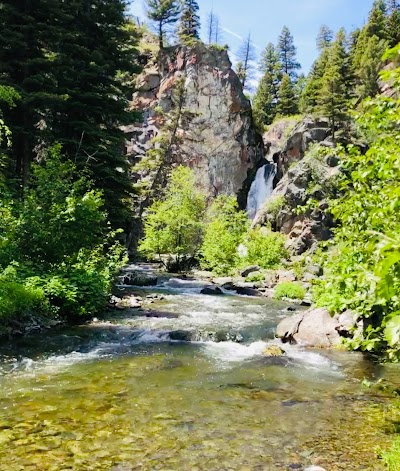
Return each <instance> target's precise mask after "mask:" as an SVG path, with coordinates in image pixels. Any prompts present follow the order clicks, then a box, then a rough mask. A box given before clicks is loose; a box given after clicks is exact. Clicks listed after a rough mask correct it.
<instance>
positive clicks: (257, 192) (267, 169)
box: [246, 164, 276, 219]
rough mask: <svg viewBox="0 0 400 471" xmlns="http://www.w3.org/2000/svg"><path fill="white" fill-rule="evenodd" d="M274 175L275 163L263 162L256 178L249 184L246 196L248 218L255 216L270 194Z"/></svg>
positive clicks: (272, 188)
mask: <svg viewBox="0 0 400 471" xmlns="http://www.w3.org/2000/svg"><path fill="white" fill-rule="evenodd" d="M275 175H276V165H275V164H265V165H264V166H262V167H260V168H259V169H258V171H257V174H256V178H255V179H254V181H253V183H252V184H251V187H250V191H249V195H248V197H247V207H246V210H247V214H248V215H249V218H250V219H254V218H255V217H256V214H257V211H258V210H259V209H260V208H261V207H262V205H263V204H264V203H265V201H266V200H267V199H268V198H269V197H270V196H271V194H272V192H273V190H274V178H275Z"/></svg>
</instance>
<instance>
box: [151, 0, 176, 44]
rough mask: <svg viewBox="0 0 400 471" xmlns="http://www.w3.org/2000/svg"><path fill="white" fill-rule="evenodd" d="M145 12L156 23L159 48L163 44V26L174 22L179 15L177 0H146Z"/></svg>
mask: <svg viewBox="0 0 400 471" xmlns="http://www.w3.org/2000/svg"><path fill="white" fill-rule="evenodd" d="M146 13H147V17H148V18H149V20H151V21H153V22H154V23H155V24H156V28H157V33H158V41H159V45H160V49H162V48H163V46H164V36H165V28H166V27H167V26H168V25H172V24H174V23H176V22H177V21H178V19H179V15H180V5H179V3H178V1H177V0H146Z"/></svg>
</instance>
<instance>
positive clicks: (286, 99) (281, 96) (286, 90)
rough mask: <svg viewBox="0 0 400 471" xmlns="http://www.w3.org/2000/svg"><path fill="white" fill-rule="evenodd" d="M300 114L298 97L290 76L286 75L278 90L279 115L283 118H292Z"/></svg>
mask: <svg viewBox="0 0 400 471" xmlns="http://www.w3.org/2000/svg"><path fill="white" fill-rule="evenodd" d="M297 112H298V105H297V97H296V92H295V89H294V85H293V83H292V80H291V79H290V76H289V75H288V74H285V75H284V76H283V78H282V81H281V84H280V87H279V90H278V105H277V113H278V114H279V115H281V116H291V115H294V114H296V113H297Z"/></svg>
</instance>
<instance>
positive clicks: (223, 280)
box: [212, 276, 233, 286]
mask: <svg viewBox="0 0 400 471" xmlns="http://www.w3.org/2000/svg"><path fill="white" fill-rule="evenodd" d="M212 282H213V283H214V284H215V285H219V286H223V285H229V284H233V278H232V277H231V276H222V277H218V278H213V280H212Z"/></svg>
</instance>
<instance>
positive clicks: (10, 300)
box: [0, 265, 51, 324]
mask: <svg viewBox="0 0 400 471" xmlns="http://www.w3.org/2000/svg"><path fill="white" fill-rule="evenodd" d="M50 312H51V309H50V305H49V303H48V301H47V299H46V296H45V293H44V290H43V289H41V288H37V287H33V286H29V285H24V284H23V283H22V282H21V281H20V280H18V277H17V267H16V266H15V265H10V266H9V267H7V268H6V269H5V270H3V271H2V272H1V273H0V322H1V323H2V324H5V323H7V322H8V321H9V320H12V319H16V320H23V319H25V318H27V317H28V316H29V315H33V314H34V315H48V314H49V313H50Z"/></svg>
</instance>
